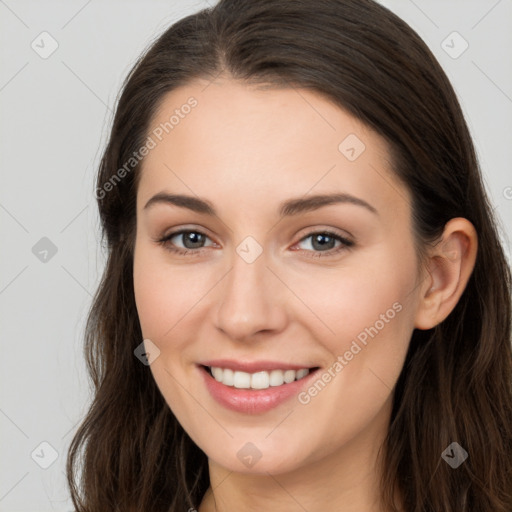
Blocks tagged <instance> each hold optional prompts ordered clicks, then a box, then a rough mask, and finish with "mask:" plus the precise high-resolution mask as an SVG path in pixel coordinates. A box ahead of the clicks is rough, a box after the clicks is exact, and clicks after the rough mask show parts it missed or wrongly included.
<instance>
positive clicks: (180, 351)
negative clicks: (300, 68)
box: [134, 77, 477, 512]
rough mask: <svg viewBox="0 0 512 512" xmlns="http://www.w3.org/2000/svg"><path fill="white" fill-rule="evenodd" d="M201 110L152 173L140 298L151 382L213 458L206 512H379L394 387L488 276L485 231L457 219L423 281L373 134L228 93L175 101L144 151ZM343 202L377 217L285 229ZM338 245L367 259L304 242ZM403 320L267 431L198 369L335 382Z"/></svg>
mask: <svg viewBox="0 0 512 512" xmlns="http://www.w3.org/2000/svg"><path fill="white" fill-rule="evenodd" d="M208 84H209V85H208ZM205 87H206V88H205ZM190 96H193V97H194V98H196V99H197V101H198V105H197V107H196V108H195V109H193V110H192V112H191V113H190V114H188V115H187V116H184V118H183V119H180V122H179V124H177V125H176V126H175V127H174V129H172V131H169V133H168V134H167V135H166V136H165V137H163V138H162V140H161V141H158V144H157V145H156V147H155V148H154V149H152V150H151V151H150V152H149V154H148V155H147V156H146V158H145V160H144V164H143V169H142V175H141V180H140V183H139V188H138V192H137V235H136V242H135V253H134V288H135V297H136V304H137V310H138V314H139V319H140V323H141V328H142V332H143V335H144V338H145V339H150V340H151V341H152V343H154V344H155V345H157V347H158V348H159V350H160V355H159V356H158V357H157V358H156V359H155V360H154V362H153V363H152V364H151V366H150V368H151V372H152V374H153V376H154V378H155V381H156V383H157V385H158V387H159V389H160V390H161V392H162V395H163V397H164V398H165V400H166V401H167V403H168V405H169V407H170V408H171V409H172V411H173V413H174V414H175V416H176V417H177V419H178V421H179V422H180V423H181V425H182V426H183V428H184V429H185V430H186V432H187V433H188V434H189V436H190V437H191V438H192V439H193V440H194V442H195V443H196V444H197V445H198V446H199V447H200V448H201V449H202V450H203V451H204V452H205V454H206V455H207V456H208V460H209V471H210V481H211V487H210V488H209V489H208V491H207V493H206V495H205V496H204V498H203V501H202V503H201V504H200V506H199V512H209V511H213V510H217V511H232V510H246V511H256V510H258V511H259V510H273V511H285V510H286V511H295V510H297V511H299V510H301V511H302V510H304V509H305V510H308V511H309V512H314V511H325V510H337V511H341V512H356V511H361V510H372V511H382V510H383V508H381V506H380V505H379V503H378V501H379V490H378V479H379V477H380V471H381V469H380V465H379V464H378V459H377V451H378V449H379V447H380V445H381V443H382V440H383V439H384V436H385V434H386V432H387V425H388V422H389V418H390V414H391V404H392V397H393V387H394V385H395V383H396V381H397V379H398V377H399V374H400V371H401V369H402V366H403V363H404V360H405V356H406V352H407V348H408V345H409V341H410V338H411V335H412V332H413V329H414V328H418V329H429V328H431V327H433V326H435V325H436V324H438V323H439V322H441V321H442V320H443V319H444V318H446V317H447V316H448V314H449V313H450V312H451V311H452V309H453V308H454V307H455V305H456V304H457V301H458V299H459V297H460V296H461V294H462V292H463V290H464V287H465V286H466V283H467V280H468V278H469V276H470V274H471V271H472V269H473V266H474V262H475V258H476V251H477V237H476V233H475V230H474V228H473V226H472V224H471V223H470V222H469V221H467V220H466V219H462V218H457V219H452V220H451V221H450V222H449V223H447V225H446V227H445V231H444V233H443V236H442V237H441V238H440V240H439V243H438V244H436V245H435V246H434V247H433V248H432V249H431V251H430V253H429V259H428V261H427V265H426V266H425V270H423V267H420V266H419V262H418V261H417V258H416V254H415V252H414V246H413V232H412V227H411V209H410V195H409V192H408V191H407V189H406V188H405V187H404V186H403V185H402V184H401V183H400V182H399V181H398V180H397V179H396V177H395V176H394V174H393V172H392V170H391V167H390V163H389V156H388V150H387V146H386V143H385V141H384V140H383V139H382V138H381V137H380V136H378V135H377V134H376V133H374V132H372V131H371V130H369V129H368V128H366V127H365V126H364V125H362V124H361V123H360V122H359V121H357V120H356V119H355V118H353V117H352V116H350V115H349V114H347V113H346V112H345V111H343V110H342V109H340V108H339V107H338V106H336V105H334V104H333V103H332V102H331V101H329V100H328V99H326V98H325V97H323V96H321V95H319V94H318V93H315V92H312V91H308V90H304V89H280V90H274V89H272V90H270V89H269V90H258V89H256V88H255V87H254V86H248V85H246V84H242V83H240V82H237V81H235V80H233V79H231V78H229V77H221V78H218V79H217V80H216V81H215V82H212V83H209V82H203V81H196V82H193V83H190V84H188V85H186V86H183V87H180V88H179V89H175V90H173V91H172V92H170V93H168V94H167V95H166V96H165V98H164V101H163V103H162V105H161V108H160V109H159V111H158V113H157V114H156V116H155V117H154V119H153V121H152V123H151V128H150V130H149V131H148V133H150V132H151V130H153V129H154V128H155V127H158V126H159V125H160V123H164V122H165V121H167V120H168V119H169V116H170V115H172V113H173V111H174V110H175V109H176V108H180V106H181V105H183V104H185V103H186V102H187V99H188V98H189V97H190ZM349 134H356V136H357V137H358V138H359V139H360V140H361V141H363V143H364V144H365V146H366V149H365V150H364V151H363V152H362V153H361V154H360V156H358V158H356V159H355V160H354V161H349V160H348V159H347V158H346V156H345V155H344V154H343V153H342V152H340V151H339V149H338V146H339V144H340V143H341V142H342V141H343V140H344V139H345V138H346V137H347V135H349ZM162 191H165V192H168V193H171V192H172V193H175V194H187V195H192V196H198V197H201V198H205V199H207V200H209V201H210V202H211V203H212V204H213V205H214V207H215V209H216V211H217V213H218V215H217V216H210V215H206V214H202V213H196V212H193V211H191V210H188V209H186V208H183V207H179V206H175V205H171V204H163V203H158V204H153V205H152V206H151V207H148V208H144V206H145V205H146V203H147V202H148V201H149V199H150V198H151V197H153V196H154V195H155V194H157V193H159V192H162ZM333 192H340V193H341V192H342V193H348V194H351V195H353V196H356V197H358V198H361V199H363V200H364V201H366V202H368V203H369V204H370V205H372V206H373V207H374V208H375V209H376V210H377V212H378V213H377V214H376V213H373V212H371V211H369V210H367V209H365V208H363V207H361V206H358V205H354V204H348V203H343V204H331V205H328V206H323V207H321V208H319V209H316V210H314V211H308V212H303V213H301V214H298V215H296V216H293V217H284V218H282V219H280V218H279V216H278V207H279V205H280V203H281V202H282V201H284V200H287V199H290V198H300V197H304V196H306V197H308V196H310V195H313V194H321V193H333ZM180 228H187V229H190V230H199V231H200V232H203V233H205V234H206V235H207V238H206V239H205V242H204V244H203V248H202V249H201V248H200V249H194V248H193V247H194V245H191V244H190V242H189V241H188V240H187V238H185V237H182V236H179V235H178V236H176V237H174V238H172V243H174V246H176V247H179V248H183V247H188V248H190V247H192V249H191V250H192V251H196V253H198V254H192V255H178V254H174V253H172V252H170V251H169V250H168V249H167V248H166V247H164V246H162V245H161V244H159V243H157V242H156V241H155V240H157V239H158V238H159V237H163V236H164V235H166V234H168V233H171V232H172V231H178V230H179V229H180ZM325 230H329V231H334V233H335V234H336V235H338V234H339V235H341V236H343V237H346V238H349V239H350V240H352V241H354V242H355V245H354V246H353V247H351V248H348V249H347V248H344V249H343V250H341V251H340V252H337V253H336V254H334V252H335V251H336V249H337V248H338V247H340V242H339V241H338V240H337V239H335V240H336V241H334V242H331V243H330V245H327V247H326V248H325V249H322V248H321V247H320V248H318V246H315V245H313V237H311V236H309V237H308V235H311V234H315V233H319V232H320V233H321V232H322V231H325ZM249 235H250V236H252V237H253V238H254V239H255V240H256V241H257V243H258V244H259V246H260V247H261V249H262V251H263V252H262V253H261V255H260V256H259V257H258V258H257V259H256V260H255V261H253V262H252V263H248V262H247V261H245V260H244V259H243V258H242V257H241V256H239V254H238V253H237V251H236V248H237V246H238V245H239V244H240V243H241V242H242V241H243V240H244V239H245V238H246V237H247V236H249ZM187 242H188V244H187ZM172 243H171V242H168V245H170V246H172ZM185 244H187V245H185ZM199 245H200V244H199ZM197 246H198V245H196V247H197ZM328 253H330V254H331V255H330V256H329V255H328ZM395 303H399V305H400V306H401V309H400V312H397V313H396V315H394V317H393V318H392V319H390V320H388V322H385V324H384V327H383V328H382V329H380V330H379V332H378V334H377V335H375V336H374V337H373V338H369V339H368V343H367V345H366V346H363V348H362V350H361V351H360V352H358V353H357V355H356V356H354V357H353V359H352V360H350V361H349V362H348V364H347V365H346V366H345V367H344V368H343V370H342V371H340V372H339V373H338V374H337V375H336V377H335V378H333V379H332V380H331V381H330V382H329V383H328V385H326V386H325V388H324V389H322V390H321V392H319V393H318V394H317V395H316V396H315V397H313V398H312V399H311V401H310V402H309V403H307V404H301V403H300V402H299V401H298V400H297V399H296V397H293V398H292V399H291V400H289V401H287V402H286V403H285V404H282V405H280V406H279V407H277V408H275V409H273V410H271V411H269V412H266V413H262V414H259V415H247V414H243V413H239V412H234V411H230V410H227V409H225V408H223V407H222V406H221V405H219V404H218V403H217V402H216V401H215V400H214V399H213V398H212V397H211V396H210V394H209V392H208V390H207V389H206V387H205V385H204V383H203V380H202V378H200V374H199V372H198V369H197V367H196V363H198V362H200V361H204V360H207V359H213V358H230V359H237V360H248V361H252V360H262V359H265V360H275V361H284V362H288V363H297V364H300V365H303V366H305V367H311V366H319V367H321V372H322V371H325V369H327V368H329V367H331V366H332V364H333V362H334V361H335V360H336V358H337V357H338V356H339V355H343V354H344V353H345V352H346V351H347V350H349V348H350V346H351V343H352V342H353V340H355V339H356V337H357V335H358V334H360V333H361V332H363V331H364V329H365V328H368V327H370V326H374V325H375V324H376V321H377V320H379V318H382V317H381V315H382V314H384V315H386V311H388V310H389V309H390V308H392V305H393V304H395ZM247 442H251V443H253V444H254V445H255V446H256V447H257V449H258V450H259V452H260V453H261V458H260V459H259V460H258V462H257V463H256V464H254V465H253V466H252V467H250V468H249V467H246V466H245V465H244V464H243V463H242V462H241V461H240V460H239V459H238V457H237V452H238V451H239V450H240V449H241V448H242V447H243V446H244V445H245V444H246V443H247ZM212 489H213V490H212ZM399 499H400V498H399V497H397V500H399Z"/></svg>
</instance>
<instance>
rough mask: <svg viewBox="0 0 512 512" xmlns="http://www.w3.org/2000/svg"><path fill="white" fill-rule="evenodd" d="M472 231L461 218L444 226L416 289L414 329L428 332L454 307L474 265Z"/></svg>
mask: <svg viewBox="0 0 512 512" xmlns="http://www.w3.org/2000/svg"><path fill="white" fill-rule="evenodd" d="M477 248H478V237H477V234H476V230H475V228H474V226H473V224H471V222H469V220H467V219H464V218H462V217H457V218H454V219H451V220H450V221H449V222H447V223H446V225H445V228H444V231H443V234H442V236H441V239H440V240H439V241H438V242H437V243H436V244H435V245H434V246H433V247H432V248H431V249H430V250H429V257H428V262H427V266H426V267H427V275H426V276H424V277H423V280H422V284H421V286H420V296H419V303H418V307H417V310H416V317H415V324H414V326H415V327H416V328H417V329H431V328H432V327H435V326H436V325H437V324H439V323H441V322H442V321H443V320H444V319H445V318H446V317H447V316H448V315H449V314H450V313H451V311H452V310H453V308H455V306H456V305H457V302H458V301H459V298H460V296H461V295H462V293H463V291H464V289H465V288H466V285H467V282H468V280H469V277H470V276H471V273H472V272H473V268H474V266H475V261H476V254H477Z"/></svg>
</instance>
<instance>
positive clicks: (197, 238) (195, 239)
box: [185, 231, 203, 249]
mask: <svg viewBox="0 0 512 512" xmlns="http://www.w3.org/2000/svg"><path fill="white" fill-rule="evenodd" d="M202 237H203V235H202V234H201V233H196V232H194V231H191V232H189V233H186V236H185V247H187V242H191V243H192V245H193V246H192V247H188V248H190V249H193V248H197V247H201V243H202V242H203V239H202ZM194 244H196V245H194Z"/></svg>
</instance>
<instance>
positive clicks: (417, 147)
mask: <svg viewBox="0 0 512 512" xmlns="http://www.w3.org/2000/svg"><path fill="white" fill-rule="evenodd" d="M221 72H222V73H223V74H225V75H227V76H231V77H233V78H234V79H237V80H240V81H242V82H244V83H248V84H249V83H251V84H253V83H254V84H255V83H258V84H262V85H264V84H269V85H272V86H276V87H283V88H286V87H303V88H309V89H311V90H314V91H317V92H319V93H321V94H323V95H325V96H327V97H328V98H330V99H331V100H333V101H334V102H336V103H337V104H338V105H339V106H340V107H342V108H344V109H345V110H347V111H348V112H350V113H351V114H352V115H354V116H355V117H356V118H358V119H359V120H361V121H363V122H364V123H366V125H367V126H369V127H370V128H372V129H373V130H375V131H376V132H377V133H378V134H380V135H381V136H382V137H384V139H385V140H386V141H387V142H388V145H389V148H390V152H391V155H392V162H393V168H394V172H395V173H396V176H397V178H398V179H400V180H402V182H403V183H405V184H406V186H407V187H408V188H409V190H410V191H411V194H412V204H411V208H412V215H413V224H414V230H415V232H414V235H415V243H416V244H417V248H418V250H419V253H420V254H425V249H426V248H427V247H428V244H430V243H432V242H433V241H434V240H435V239H437V238H438V237H439V235H440V234H441V233H442V230H443V227H444V225H445V224H446V222H447V221H448V220H450V219H451V218H454V217H465V218H467V219H468V220H470V221H471V222H472V223H473V225H474V226H475V228H476V231H477V234H478V254H477V260H476V264H475V267H474V271H473V273H472V275H471V277H470V279H469V282H468V284H467V286H466V289H465V290H464V293H463V294H462V296H461V298H460V300H459V302H458V304H457V305H456V307H455V308H454V310H453V311H452V313H451V314H450V315H449V316H448V317H447V318H446V320H444V321H443V322H441V323H440V324H439V325H437V326H436V327H435V328H433V329H430V330H424V331H421V330H414V332H413V335H412V338H411V340H410V346H409V350H408V353H407V357H406V361H405V364H404V367H403V370H402V372H401V374H400V377H399V380H398V382H397V385H396V388H395V390H394V404H393V410H392V415H391V420H390V425H389V433H388V435H387V438H386V441H385V444H384V445H383V448H384V449H383V452H382V453H383V461H384V471H383V476H382V482H381V484H382V496H383V500H384V501H383V504H384V505H385V506H386V507H389V509H390V510H397V509H396V508H395V506H394V505H393V499H392V496H393V495H394V491H395V490H396V489H398V490H399V492H400V495H401V496H403V505H404V507H405V510H406V511H407V512H430V511H432V512H434V511H435V512H448V511H455V510H457V511H458V512H469V511H471V512H490V511H493V512H511V510H512V463H511V461H512V349H511V330H510V328H511V277H510V269H509V267H508V264H507V260H506V258H505V255H504V251H503V248H502V246H501V244H500V241H499V235H498V231H497V221H496V219H495V218H494V216H493V209H492V207H491V205H490V202H489V199H488V196H487V195H486V191H485V188H484V185H483V181H482V177H481V173H480V169H479V165H478V162H477V158H476V155H475V150H474V146H473V143H472V140H471V137H470V134H469V131H468V127H467V125H466V122H465V120H464V117H463V114H462V112H461V108H460V105H459V103H458V101H457V98H456V95H455V93H454V90H453V88H452V86H451V84H450V83H449V81H448V79H447V77H446V75H445V73H444V72H443V70H442V69H441V67H440V65H439V64H438V62H437V61H436V59H435V58H434V56H433V55H432V53H431V52H430V51H429V49H428V47H427V46H426V45H425V43H424V42H423V41H422V40H421V39H420V37H419V36H418V35H417V34H416V33H415V32H414V31H413V30H412V29H411V28H410V27H409V26H408V25H407V24H406V23H404V22H403V21H402V20H400V19H399V18H398V17H397V16H396V15H394V14H393V13H391V12H390V11H389V10H387V9H386V8H384V7H382V6H380V5H379V4H377V3H375V2H374V1H372V0H293V1H289V0H288V1H287V0H221V1H220V2H219V3H218V4H217V5H216V6H215V7H213V8H210V9H205V10H202V11H200V12H198V13H197V14H194V15H191V16H188V17H186V18H184V19H182V20H180V21H178V22H177V23H175V24H174V25H172V26H171V27H170V28H169V29H168V30H166V31H165V33H163V34H162V35H161V36H160V37H159V38H158V39H157V40H156V42H154V43H153V44H152V45H151V47H150V48H149V49H148V51H146V52H145V54H144V55H142V56H141V58H140V59H139V60H138V62H137V63H136V64H135V66H134V67H133V69H132V71H131V72H130V73H129V75H128V77H127V78H126V81H125V83H124V85H123V89H122V94H121V96H120V98H119V100H118V104H117V108H116V112H115V118H114V121H113V126H112V129H111V134H110V139H109V142H108V145H107V147H106V149H105V151H104V153H103V157H102V160H101V164H100V168H99V173H98V177H97V189H96V196H97V199H98V207H99V212H100V216H101V222H102V234H103V237H104V238H106V242H107V249H108V261H107V263H106V268H105V270H104V273H103V277H102V280H101V284H100V286H99V288H98V290H97V293H96V295H95V297H94V302H93V304H92V307H91V310H90V313H89V317H88V322H87V328H86V339H85V354H86V361H87V365H88V370H89V372H90V376H91V380H92V383H93V385H94V392H95V395H94V399H93V401H92V404H91V406H90V409H89V411H88V413H87V415H86V416H85V418H84V420H83V422H82V423H81V425H80V427H79V428H78V431H77V432H76V434H75V436H74V438H73V440H72V442H71V446H70V449H69V453H68V459H67V477H68V483H69V486H70V490H71V494H72V499H73V503H74V505H75V507H76V509H77V511H78V512H98V511H105V510H109V511H123V512H126V511H132V510H133V511H139V512H140V511H151V512H160V511H162V512H163V511H178V510H187V509H188V508H189V507H197V506H198V504H199V503H200V501H201V498H202V496H203V494H204V493H205V491H206V489H207V487H208V485H209V476H208V465H207V457H206V455H205V454H204V453H203V452H202V451H201V450H199V448H198V447H197V446H196V445H195V444H194V443H193V442H192V440H191V439H190V438H189V436H188V435H187V433H186V432H185V431H184V430H183V429H182V427H181V425H180V424H179V423H178V421H177V420H176V418H175V417H174V415H173V414H172V412H171V410H170V409H169V407H168V405H167V404H166V402H165V401H164V399H163V397H162V395H161V393H160V391H159V390H158V388H157V386H156V384H155V381H154V379H153V377H152V374H151V372H150V370H149V367H148V366H145V365H143V364H141V363H140V361H139V360H138V359H137V358H136V357H135V356H134V353H133V351H134V349H135V348H136V347H137V346H138V345H139V344H140V343H141V341H142V334H141V329H140V325H139V321H138V317H137V310H136V307H135V301H134V291H133V280H132V272H133V268H132V262H133V246H134V237H135V221H136V210H135V204H136V193H137V176H138V175H139V170H140V162H139V163H137V164H136V165H133V168H128V169H127V168H126V162H128V161H129V160H130V158H131V157H132V155H133V153H134V152H136V151H137V150H138V149H139V148H140V147H141V146H143V144H144V142H145V140H146V139H147V136H148V133H147V131H148V127H149V125H150V121H151V119H152V117H153V115H154V114H155V112H156V110H157V108H158V106H159V105H160V103H161V101H162V99H163V97H164V95H165V94H166V93H167V92H169V91H172V90H173V89H175V88H176V87H178V86H182V85H186V84H187V83H189V82H190V81H192V80H193V79H195V78H207V79H213V78H215V77H216V76H218V75H219V74H220V73H221ZM199 108H200V107H199ZM123 166H124V169H125V171H126V172H124V173H120V172H119V169H121V168H123ZM116 173H117V174H116ZM121 174H122V178H121V179H119V176H120V175H121ZM115 176H117V178H116V180H115V181H114V180H113V178H114V177H115ZM109 180H110V184H111V186H108V187H107V186H106V183H107V182H109ZM454 441H456V442H458V443H459V444H460V445H461V446H462V447H463V448H464V449H465V450H466V451H467V452H468V454H469V457H468V459H467V460H466V461H465V462H464V463H463V464H462V465H460V466H459V467H458V468H457V469H452V468H451V467H450V466H449V465H448V464H446V463H445V462H444V461H443V460H442V459H441V454H442V452H443V451H444V450H445V448H446V447H447V446H449V445H450V444H451V443H452V442H454ZM79 470H80V472H79Z"/></svg>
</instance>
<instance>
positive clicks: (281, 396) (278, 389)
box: [199, 366, 318, 414]
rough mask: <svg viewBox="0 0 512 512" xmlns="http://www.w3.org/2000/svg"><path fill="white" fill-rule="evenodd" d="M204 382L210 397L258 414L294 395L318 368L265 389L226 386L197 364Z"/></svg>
mask: <svg viewBox="0 0 512 512" xmlns="http://www.w3.org/2000/svg"><path fill="white" fill-rule="evenodd" d="M199 370H200V371H201V373H202V375H203V379H204V382H205V384H206V387H207V388H208V391H209V392H210V394H211V395H212V397H213V398H214V399H215V400H216V401H217V402H218V403H219V404H221V405H223V406H224V407H226V408H227V409H230V410H232V411H236V412H241V413H245V414H260V413H263V412H267V411H270V410H271V409H274V408H275V407H277V406H279V405H281V404H282V403H284V402H286V401H287V400H289V399H290V398H291V397H293V396H296V395H298V394H299V392H300V391H301V388H303V387H304V386H305V385H306V384H307V383H308V382H309V381H310V380H311V378H312V377H313V376H314V375H315V374H316V372H317V371H318V369H316V370H313V371H310V372H309V374H308V375H306V376H305V377H303V378H302V379H300V380H295V381H293V382H290V383H289V384H282V385H281V386H271V387H269V388H267V389H239V388H235V387H233V386H226V385H225V384H222V383H220V382H218V381H216V380H215V379H214V378H213V377H212V376H211V375H210V373H209V372H208V370H206V369H205V368H204V367H203V366H199Z"/></svg>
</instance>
